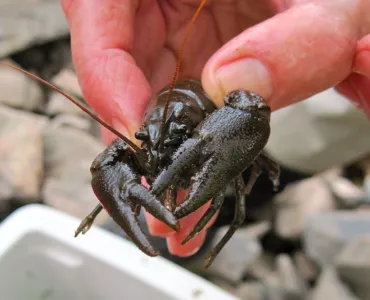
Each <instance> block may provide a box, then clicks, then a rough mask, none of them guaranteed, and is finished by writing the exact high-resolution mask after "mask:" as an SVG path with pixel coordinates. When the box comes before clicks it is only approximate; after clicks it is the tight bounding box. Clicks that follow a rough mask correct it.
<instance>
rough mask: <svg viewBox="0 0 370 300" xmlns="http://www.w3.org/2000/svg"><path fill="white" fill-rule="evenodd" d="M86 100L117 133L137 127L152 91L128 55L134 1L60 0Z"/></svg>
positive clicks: (133, 130)
mask: <svg viewBox="0 0 370 300" xmlns="http://www.w3.org/2000/svg"><path fill="white" fill-rule="evenodd" d="M61 4H62V7H63V10H64V13H65V15H66V18H67V20H68V23H69V27H70V31H71V47H72V54H73V63H74V67H75V69H76V72H77V76H78V79H79V83H80V85H81V88H82V90H83V94H84V96H85V98H86V101H87V102H88V103H89V104H90V105H91V107H92V108H93V109H94V110H95V111H96V112H97V113H98V114H99V116H100V117H101V118H102V119H104V120H105V121H106V122H108V123H109V124H111V125H113V127H115V128H116V129H117V130H120V131H124V132H123V133H124V134H127V131H128V132H130V133H132V132H135V130H136V129H137V128H138V127H139V126H140V124H141V120H142V116H143V114H144V110H145V108H146V105H147V102H148V100H149V99H150V95H151V89H150V86H149V84H148V82H147V80H146V78H145V76H144V74H143V73H142V72H141V70H140V69H139V68H138V67H137V66H136V63H135V61H134V59H133V57H132V56H131V54H130V52H131V49H132V47H133V39H134V19H135V13H136V9H137V7H138V1H136V0H121V1H114V0H104V1H103V0H79V1H74V0H61Z"/></svg>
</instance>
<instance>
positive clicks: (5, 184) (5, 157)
mask: <svg viewBox="0 0 370 300" xmlns="http://www.w3.org/2000/svg"><path fill="white" fill-rule="evenodd" d="M47 123H48V122H47V119H46V118H45V117H41V116H38V115H35V114H31V113H28V112H23V111H18V110H15V109H11V108H9V107H5V106H1V105H0V180H1V182H2V183H1V186H2V188H1V190H2V193H3V197H9V195H10V194H11V196H12V197H15V198H17V199H18V200H19V201H25V203H29V202H33V201H39V198H40V186H41V181H42V178H43V145H42V131H43V130H44V128H45V126H46V125H47ZM4 194H5V195H4Z"/></svg>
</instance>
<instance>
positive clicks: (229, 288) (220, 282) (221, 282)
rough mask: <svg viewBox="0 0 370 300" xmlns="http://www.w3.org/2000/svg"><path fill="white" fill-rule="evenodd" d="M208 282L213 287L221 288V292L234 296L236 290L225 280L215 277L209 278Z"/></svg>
mask: <svg viewBox="0 0 370 300" xmlns="http://www.w3.org/2000/svg"><path fill="white" fill-rule="evenodd" d="M208 280H209V281H210V282H212V283H213V284H214V285H216V286H218V287H219V288H222V289H223V290H225V291H227V292H229V293H231V294H233V295H235V292H236V289H235V286H233V285H232V284H230V283H229V282H227V281H226V280H224V279H222V278H220V277H217V276H213V277H212V276H211V277H210V278H208Z"/></svg>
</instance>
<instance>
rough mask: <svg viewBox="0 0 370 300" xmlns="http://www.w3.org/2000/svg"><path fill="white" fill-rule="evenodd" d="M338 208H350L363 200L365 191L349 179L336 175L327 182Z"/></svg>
mask: <svg viewBox="0 0 370 300" xmlns="http://www.w3.org/2000/svg"><path fill="white" fill-rule="evenodd" d="M328 184H329V187H330V190H331V192H332V193H333V195H334V197H335V200H336V202H337V205H338V207H339V208H343V209H351V208H355V207H357V206H359V205H361V204H362V203H364V202H365V192H364V190H363V189H361V188H359V187H358V186H356V185H355V184H354V183H352V182H351V181H350V180H348V179H346V178H344V177H337V178H335V179H332V180H330V181H329V182H328Z"/></svg>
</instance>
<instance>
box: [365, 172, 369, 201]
mask: <svg viewBox="0 0 370 300" xmlns="http://www.w3.org/2000/svg"><path fill="white" fill-rule="evenodd" d="M364 191H365V201H366V204H370V174H367V175H366V176H365V178H364Z"/></svg>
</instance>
